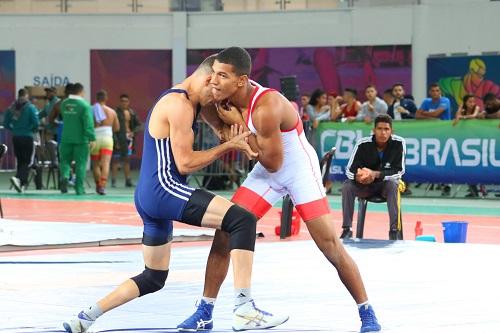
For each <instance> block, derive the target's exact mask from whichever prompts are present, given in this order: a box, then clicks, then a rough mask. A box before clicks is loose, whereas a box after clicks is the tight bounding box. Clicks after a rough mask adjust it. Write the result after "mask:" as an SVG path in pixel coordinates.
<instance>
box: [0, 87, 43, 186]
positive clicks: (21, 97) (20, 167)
mask: <svg viewBox="0 0 500 333" xmlns="http://www.w3.org/2000/svg"><path fill="white" fill-rule="evenodd" d="M38 125H39V120H38V111H37V109H36V107H35V106H34V105H33V104H31V103H30V101H29V97H28V92H27V90H26V89H19V91H18V92H17V99H16V101H15V102H14V103H12V105H11V106H10V107H9V108H8V109H7V110H6V112H5V118H4V123H3V126H4V127H5V128H6V129H7V130H9V131H12V144H13V146H14V154H15V156H16V160H17V170H16V175H15V176H14V177H11V178H10V182H11V183H12V186H13V187H14V189H15V190H16V191H17V192H19V193H23V192H24V189H25V188H26V185H27V184H28V175H29V171H30V167H31V165H32V164H33V157H34V152H35V150H34V149H35V147H34V140H33V135H34V133H35V132H36V131H37V130H38Z"/></svg>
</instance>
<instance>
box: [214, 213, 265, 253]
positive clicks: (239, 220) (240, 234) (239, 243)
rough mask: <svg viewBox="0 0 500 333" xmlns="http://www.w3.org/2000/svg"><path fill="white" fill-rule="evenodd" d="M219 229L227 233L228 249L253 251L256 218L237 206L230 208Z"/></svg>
mask: <svg viewBox="0 0 500 333" xmlns="http://www.w3.org/2000/svg"><path fill="white" fill-rule="evenodd" d="M221 229H222V230H223V231H226V232H227V233H229V235H230V237H229V248H230V249H231V250H234V249H241V250H249V251H253V250H254V248H255V234H256V229H257V218H256V217H255V215H253V214H252V213H250V212H249V211H247V210H245V209H243V208H241V207H240V206H238V205H233V206H231V207H230V208H229V209H228V211H227V212H226V215H225V216H224V218H223V219H222V225H221Z"/></svg>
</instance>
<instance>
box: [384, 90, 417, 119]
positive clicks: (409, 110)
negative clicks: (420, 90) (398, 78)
mask: <svg viewBox="0 0 500 333" xmlns="http://www.w3.org/2000/svg"><path fill="white" fill-rule="evenodd" d="M391 91H392V96H393V102H392V104H390V105H389V108H388V109H387V114H388V115H389V116H391V117H392V119H394V120H403V119H415V113H416V112H417V106H416V105H415V103H414V102H413V99H411V98H409V96H406V95H405V89H404V86H403V84H402V83H396V84H394V85H393V86H392V90H391Z"/></svg>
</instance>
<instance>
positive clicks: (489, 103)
mask: <svg viewBox="0 0 500 333" xmlns="http://www.w3.org/2000/svg"><path fill="white" fill-rule="evenodd" d="M483 103H484V111H483V112H481V113H480V114H479V117H480V118H481V119H498V118H500V100H499V99H498V97H497V96H495V94H492V93H488V94H486V95H485V96H484V97H483Z"/></svg>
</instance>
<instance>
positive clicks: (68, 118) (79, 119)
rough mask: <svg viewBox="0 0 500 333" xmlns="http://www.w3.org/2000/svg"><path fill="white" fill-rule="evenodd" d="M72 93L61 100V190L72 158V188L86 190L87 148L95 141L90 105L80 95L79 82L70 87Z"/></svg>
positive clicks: (66, 179) (64, 188)
mask: <svg viewBox="0 0 500 333" xmlns="http://www.w3.org/2000/svg"><path fill="white" fill-rule="evenodd" d="M72 90H73V91H72V94H70V95H69V96H68V98H67V99H65V100H64V101H63V102H62V103H61V115H62V118H63V121H64V126H63V131H62V138H61V145H60V147H59V154H60V157H61V162H60V165H61V167H60V169H61V184H60V187H61V192H62V193H66V192H68V179H69V173H70V168H71V162H72V161H75V174H76V180H75V192H76V194H78V195H82V194H85V189H84V187H83V182H84V179H85V178H86V175H87V170H86V169H87V161H88V158H89V149H91V148H93V147H94V145H95V131H94V119H93V116H92V107H91V106H90V104H89V103H88V102H87V101H86V100H85V99H83V95H84V91H83V86H82V85H81V84H80V83H75V84H74V85H73V87H72Z"/></svg>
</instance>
